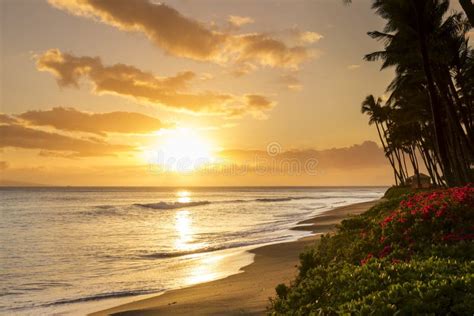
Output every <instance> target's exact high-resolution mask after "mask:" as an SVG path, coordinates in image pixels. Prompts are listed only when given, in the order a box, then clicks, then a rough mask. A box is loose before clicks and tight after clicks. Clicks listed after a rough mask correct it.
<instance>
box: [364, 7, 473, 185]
mask: <svg viewBox="0 0 474 316" xmlns="http://www.w3.org/2000/svg"><path fill="white" fill-rule="evenodd" d="M373 8H374V10H375V11H376V13H377V14H378V15H380V16H381V17H382V18H384V19H385V20H386V25H385V28H384V29H383V30H381V31H373V32H369V33H368V34H369V36H371V37H372V38H374V39H376V40H378V41H380V42H382V43H383V45H384V49H383V50H381V51H377V52H373V53H370V54H367V55H366V56H365V59H366V60H368V61H381V62H382V69H386V68H389V67H394V69H395V78H394V79H393V81H392V82H391V83H390V85H389V86H388V87H387V95H388V96H387V98H386V99H385V100H382V99H381V98H378V99H376V98H375V97H374V96H372V95H369V96H368V97H367V98H366V99H365V100H364V101H363V102H362V112H363V113H365V114H367V115H369V117H370V119H369V124H375V126H376V128H377V131H378V134H379V137H380V140H381V142H382V146H383V148H384V151H385V154H386V156H387V159H388V160H389V162H390V164H391V166H392V169H393V172H394V177H395V181H396V183H397V184H404V183H405V182H406V180H407V178H408V176H409V172H410V171H413V173H414V174H415V176H416V178H417V179H418V181H420V180H419V174H420V170H421V169H426V171H427V172H428V173H429V176H430V177H431V180H432V182H433V183H434V184H436V185H440V186H441V185H443V186H444V185H447V186H455V185H463V184H466V183H470V182H473V181H474V174H473V171H472V166H473V164H474V147H473V146H474V130H473V128H474V126H473V124H474V112H473V109H474V59H473V58H474V50H473V49H472V47H471V46H470V45H469V38H468V36H467V33H468V32H469V30H470V29H471V23H470V22H469V21H468V20H467V19H466V17H465V15H463V14H462V13H458V12H454V13H452V12H450V11H449V1H448V0H374V1H373ZM407 161H408V162H407Z"/></svg>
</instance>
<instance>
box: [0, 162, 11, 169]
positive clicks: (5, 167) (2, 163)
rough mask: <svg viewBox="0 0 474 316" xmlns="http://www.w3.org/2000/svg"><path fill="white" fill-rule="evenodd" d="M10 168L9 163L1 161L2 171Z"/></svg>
mask: <svg viewBox="0 0 474 316" xmlns="http://www.w3.org/2000/svg"><path fill="white" fill-rule="evenodd" d="M9 167H10V164H9V163H8V161H0V170H7V169H8V168H9Z"/></svg>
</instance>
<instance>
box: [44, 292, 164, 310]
mask: <svg viewBox="0 0 474 316" xmlns="http://www.w3.org/2000/svg"><path fill="white" fill-rule="evenodd" d="M160 291H163V289H160V290H157V289H150V290H147V289H145V290H131V291H117V292H108V293H99V294H96V295H91V296H85V297H79V298H71V299H61V300H57V301H54V302H51V303H46V304H42V305H40V306H42V307H48V306H55V305H64V304H73V303H83V302H90V301H98V300H103V299H107V298H120V297H127V296H138V295H146V294H154V293H158V292H160Z"/></svg>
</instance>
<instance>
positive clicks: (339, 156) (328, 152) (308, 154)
mask: <svg viewBox="0 0 474 316" xmlns="http://www.w3.org/2000/svg"><path fill="white" fill-rule="evenodd" d="M274 144H277V145H278V148H277V149H278V150H277V151H276V152H272V151H270V152H268V151H264V150H241V149H234V150H224V151H222V152H220V156H221V157H222V158H224V159H226V160H228V161H231V162H232V163H235V164H244V165H245V164H250V165H251V166H252V164H253V163H255V162H257V163H260V164H261V165H262V166H266V165H267V164H270V165H272V167H274V168H276V169H275V170H276V171H279V168H285V167H288V164H285V163H290V162H291V163H295V164H297V165H298V166H300V167H301V168H304V167H305V164H306V163H307V162H315V163H316V164H315V166H314V167H317V168H318V170H321V171H322V170H328V169H329V170H333V169H339V170H348V171H349V170H355V169H364V168H376V167H387V168H388V163H387V159H386V158H385V155H384V152H383V149H382V148H380V147H379V146H378V145H377V144H376V143H375V142H372V141H365V142H363V143H362V144H355V145H352V146H350V147H342V148H332V149H325V150H315V149H304V150H284V148H282V146H280V145H279V144H278V143H274ZM267 150H269V148H267Z"/></svg>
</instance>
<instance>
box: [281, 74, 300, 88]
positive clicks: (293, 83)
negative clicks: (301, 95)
mask: <svg viewBox="0 0 474 316" xmlns="http://www.w3.org/2000/svg"><path fill="white" fill-rule="evenodd" d="M277 83H278V84H280V85H283V86H285V87H286V88H287V89H288V90H290V91H301V90H303V85H302V84H301V82H300V80H299V79H298V77H296V75H294V74H291V73H290V74H284V75H281V76H280V77H279V78H278V79H277Z"/></svg>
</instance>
